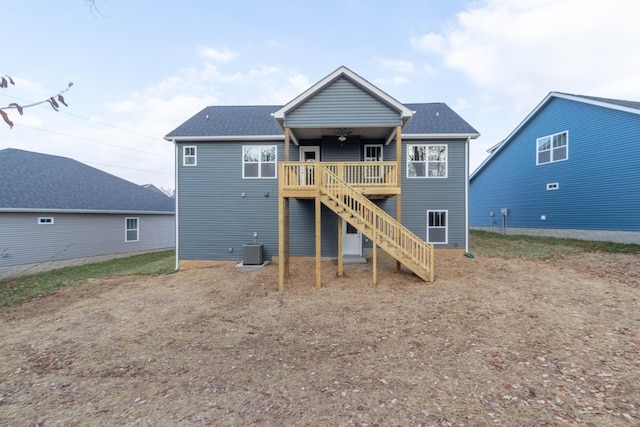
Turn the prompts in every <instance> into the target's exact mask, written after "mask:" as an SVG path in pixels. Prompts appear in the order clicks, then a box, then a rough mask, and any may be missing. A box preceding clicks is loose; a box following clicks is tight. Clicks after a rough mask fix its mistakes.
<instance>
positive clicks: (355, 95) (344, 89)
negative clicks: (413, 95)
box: [285, 77, 401, 127]
mask: <svg viewBox="0 0 640 427" xmlns="http://www.w3.org/2000/svg"><path fill="white" fill-rule="evenodd" d="M400 124H401V120H400V112H399V111H397V110H395V109H393V108H391V107H390V106H389V105H387V104H386V103H384V102H382V101H381V100H379V99H377V98H375V97H374V96H372V95H371V94H370V93H368V92H366V91H365V90H363V89H361V88H360V87H358V86H356V85H354V84H353V83H352V82H351V81H350V80H349V79H347V78H344V77H342V78H339V79H338V80H336V81H335V82H333V83H332V84H331V85H329V86H327V87H326V88H325V89H323V90H322V91H321V92H319V93H317V94H316V95H315V96H314V97H313V98H311V99H309V100H308V101H307V102H305V103H303V104H302V105H300V106H299V107H297V108H296V109H295V110H293V111H291V112H289V113H288V114H287V116H286V123H285V125H286V126H289V127H318V126H330V127H340V126H397V125H400Z"/></svg>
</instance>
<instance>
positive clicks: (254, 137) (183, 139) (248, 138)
mask: <svg viewBox="0 0 640 427" xmlns="http://www.w3.org/2000/svg"><path fill="white" fill-rule="evenodd" d="M164 139H165V140H167V141H172V142H208V141H282V140H284V135H216V136H174V137H166V136H165V137H164Z"/></svg>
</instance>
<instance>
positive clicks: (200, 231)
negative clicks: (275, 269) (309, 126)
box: [177, 138, 466, 261]
mask: <svg viewBox="0 0 640 427" xmlns="http://www.w3.org/2000/svg"><path fill="white" fill-rule="evenodd" d="M414 142H415V143H418V142H416V141H411V143H414ZM421 142H422V141H421ZM421 142H420V143H421ZM376 143H382V141H367V140H362V141H359V142H355V141H352V142H351V143H345V144H340V143H339V142H338V141H337V140H336V139H333V138H327V139H325V140H323V141H301V145H320V147H321V149H320V151H321V160H322V161H360V160H362V157H363V151H362V150H363V146H364V145H365V144H376ZM425 143H429V144H433V143H443V144H448V145H449V151H448V155H449V164H448V167H449V172H448V173H449V177H448V178H446V179H411V180H409V179H407V178H405V177H404V176H405V174H406V162H401V167H402V175H403V180H402V186H403V187H402V194H403V196H402V197H403V199H402V200H403V206H402V222H403V224H405V225H406V226H407V227H409V228H410V229H411V230H412V231H413V232H414V233H416V234H417V235H418V236H420V237H421V238H423V239H426V217H427V210H431V209H434V210H448V212H449V216H448V224H449V243H448V244H447V245H438V247H447V248H449V247H451V248H463V249H464V248H465V245H466V224H465V193H464V185H465V143H464V142H434V141H425ZM183 145H196V146H197V147H198V149H197V152H198V160H197V162H198V163H197V166H186V167H185V166H182V158H181V157H182V151H183V150H182V146H183ZM245 145H276V146H277V150H278V161H282V160H283V157H284V150H283V144H282V142H279V143H277V144H276V143H273V142H255V143H252V142H245V143H242V142H203V143H198V144H182V143H180V144H179V147H178V150H177V152H178V159H177V161H178V165H179V166H178V188H179V193H178V213H179V217H178V218H179V224H178V230H179V236H180V243H179V245H178V257H179V259H181V260H235V261H240V260H241V259H242V245H243V244H245V243H250V242H253V233H254V232H257V233H258V242H259V243H263V244H264V256H265V259H267V260H269V259H271V257H273V256H277V255H278V194H277V191H278V180H277V179H243V178H242V147H243V146H245ZM403 145H404V144H403ZM383 151H384V160H387V161H393V160H395V145H393V144H389V145H388V146H383ZM405 156H406V152H405V149H404V147H403V159H404V158H405ZM290 158H291V160H292V161H297V160H298V159H299V148H298V147H295V146H292V147H291V151H290ZM243 193H244V195H245V196H244V197H242V194H243ZM267 194H268V196H267ZM374 203H376V204H377V205H378V206H380V207H381V208H382V209H384V210H385V211H386V212H387V213H389V214H390V215H391V216H393V217H394V218H395V216H396V198H390V199H388V200H374ZM314 209H315V205H314V201H313V200H305V199H293V198H292V199H290V223H289V224H290V235H289V241H290V254H291V256H314V255H315V211H314ZM321 227H322V256H326V257H334V256H337V247H338V243H337V242H338V220H337V216H336V215H335V214H334V213H333V212H331V211H330V210H329V209H328V208H326V207H325V206H323V207H322V211H321ZM363 246H364V247H371V242H370V241H369V240H368V239H367V236H366V235H365V236H363ZM230 249H231V251H230Z"/></svg>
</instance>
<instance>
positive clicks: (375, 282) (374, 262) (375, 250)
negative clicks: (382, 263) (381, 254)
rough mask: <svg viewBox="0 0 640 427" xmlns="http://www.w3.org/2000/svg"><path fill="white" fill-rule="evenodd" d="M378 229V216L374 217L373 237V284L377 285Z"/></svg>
mask: <svg viewBox="0 0 640 427" xmlns="http://www.w3.org/2000/svg"><path fill="white" fill-rule="evenodd" d="M377 229H378V217H377V215H374V216H373V236H372V238H371V240H372V242H373V254H372V256H373V284H374V285H376V284H377V283H378V244H377V243H376V241H377V240H378V235H377V231H376V230H377Z"/></svg>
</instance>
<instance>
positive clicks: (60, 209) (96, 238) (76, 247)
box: [0, 148, 175, 279]
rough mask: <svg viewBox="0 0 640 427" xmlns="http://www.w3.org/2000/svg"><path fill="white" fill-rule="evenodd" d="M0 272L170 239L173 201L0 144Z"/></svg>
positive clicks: (93, 258)
mask: <svg viewBox="0 0 640 427" xmlns="http://www.w3.org/2000/svg"><path fill="white" fill-rule="evenodd" d="M0 182H2V185H0V279H2V278H7V277H14V276H19V275H24V274H33V273H37V272H41V271H46V270H51V269H54V268H61V267H66V266H70V265H80V264H86V263H89V262H97V261H102V260H105V259H109V258H115V257H119V256H127V255H132V254H136V253H142V252H148V251H155V250H161V249H169V248H173V247H174V246H175V219H174V215H175V204H174V200H173V199H172V198H170V197H167V196H166V195H165V194H162V193H160V192H158V191H156V190H151V189H148V188H144V187H141V186H139V185H136V184H134V183H132V182H129V181H125V180H124V179H121V178H118V177H116V176H113V175H110V174H108V173H106V172H103V171H100V170H98V169H95V168H92V167H91V166H87V165H85V164H82V163H80V162H77V161H75V160H72V159H69V158H65V157H59V156H51V155H47V154H41V153H34V152H30V151H24V150H17V149H13V148H7V149H4V150H0Z"/></svg>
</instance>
